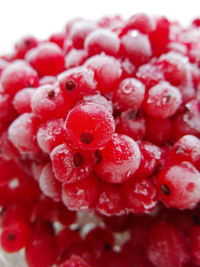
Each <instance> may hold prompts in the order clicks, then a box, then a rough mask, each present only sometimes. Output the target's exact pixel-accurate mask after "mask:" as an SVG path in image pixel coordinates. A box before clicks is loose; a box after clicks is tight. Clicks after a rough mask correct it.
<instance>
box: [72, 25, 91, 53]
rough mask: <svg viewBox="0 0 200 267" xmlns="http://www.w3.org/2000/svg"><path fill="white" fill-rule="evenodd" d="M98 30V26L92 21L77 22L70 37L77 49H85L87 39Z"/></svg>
mask: <svg viewBox="0 0 200 267" xmlns="http://www.w3.org/2000/svg"><path fill="white" fill-rule="evenodd" d="M95 29H96V25H95V24H93V23H92V22H90V21H84V20H82V21H77V22H75V23H73V25H72V27H71V29H70V33H69V35H70V37H71V40H72V43H73V46H74V47H75V48H76V49H83V47H84V41H85V38H86V37H87V36H88V34H89V33H90V32H92V31H93V30H95Z"/></svg>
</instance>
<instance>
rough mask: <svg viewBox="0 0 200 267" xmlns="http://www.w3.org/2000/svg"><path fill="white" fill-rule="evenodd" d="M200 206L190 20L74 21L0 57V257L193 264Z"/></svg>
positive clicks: (198, 72)
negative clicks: (21, 253) (19, 254)
mask: <svg viewBox="0 0 200 267" xmlns="http://www.w3.org/2000/svg"><path fill="white" fill-rule="evenodd" d="M199 203H200V19H195V20H193V22H192V23H191V25H190V26H189V27H188V28H183V27H182V26H181V25H180V24H179V23H178V22H170V21H169V20H167V19H166V18H165V17H149V16H147V15H146V14H137V15H133V16H131V17H130V18H129V19H128V20H123V19H122V18H121V17H119V16H115V17H111V18H109V17H103V18H101V19H100V20H98V21H96V22H93V21H89V20H86V19H82V18H76V19H74V20H71V21H70V22H68V24H67V25H66V28H65V31H64V32H60V33H56V34H53V35H52V36H50V38H49V39H47V40H43V41H39V40H37V39H36V38H34V37H32V36H28V37H26V38H23V39H21V40H20V41H19V42H17V43H16V44H15V48H14V52H13V53H12V54H10V55H3V56H1V57H0V207H1V212H0V226H1V237H0V243H1V247H2V249H3V250H5V251H6V252H9V253H12V252H17V251H19V250H21V249H24V251H25V258H26V261H27V264H28V266H29V267H52V266H58V267H102V266H104V267H132V266H134V267H153V266H154V267H195V266H200V206H199ZM85 217H86V218H87V220H84V218H85Z"/></svg>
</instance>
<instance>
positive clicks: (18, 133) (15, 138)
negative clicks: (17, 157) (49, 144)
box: [8, 113, 39, 156]
mask: <svg viewBox="0 0 200 267" xmlns="http://www.w3.org/2000/svg"><path fill="white" fill-rule="evenodd" d="M38 126H39V121H38V119H37V118H36V117H35V116H34V114H32V113H24V114H22V115H20V116H19V117H18V118H17V119H16V120H14V121H13V122H12V124H11V125H10V126H9V129H8V137H9V139H10V140H11V142H12V143H13V145H14V146H15V147H16V148H17V149H18V150H19V152H20V153H21V154H22V155H30V156H32V155H35V153H38V152H39V147H38V145H37V141H36V133H37V129H38Z"/></svg>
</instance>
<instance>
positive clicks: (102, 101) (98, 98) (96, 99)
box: [83, 94, 113, 114]
mask: <svg viewBox="0 0 200 267" xmlns="http://www.w3.org/2000/svg"><path fill="white" fill-rule="evenodd" d="M83 102H91V103H95V104H99V105H101V106H103V107H105V108H106V109H107V110H109V111H110V113H111V114H112V113H113V106H112V102H111V101H109V100H107V99H106V98H105V97H104V96H102V95H101V94H95V95H88V96H84V97H83Z"/></svg>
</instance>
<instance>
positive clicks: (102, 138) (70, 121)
mask: <svg viewBox="0 0 200 267" xmlns="http://www.w3.org/2000/svg"><path fill="white" fill-rule="evenodd" d="M77 122H79V123H78V125H77ZM65 129H66V132H67V135H68V137H69V138H70V139H71V140H72V142H73V143H74V144H75V145H76V146H77V147H78V148H80V149H85V150H96V149H99V148H101V147H103V146H105V145H106V144H107V143H108V141H109V140H110V139H111V137H112V135H113V133H114V130H115V123H114V119H113V117H112V115H111V114H110V112H109V111H108V110H107V109H105V108H104V107H103V106H100V105H98V104H94V103H83V104H80V105H77V106H76V107H74V108H73V109H72V110H71V111H70V112H69V113H68V115H67V118H66V121H65Z"/></svg>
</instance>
